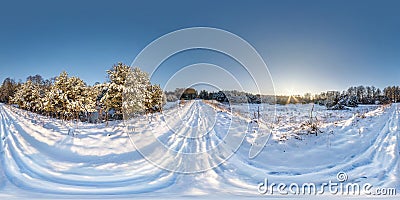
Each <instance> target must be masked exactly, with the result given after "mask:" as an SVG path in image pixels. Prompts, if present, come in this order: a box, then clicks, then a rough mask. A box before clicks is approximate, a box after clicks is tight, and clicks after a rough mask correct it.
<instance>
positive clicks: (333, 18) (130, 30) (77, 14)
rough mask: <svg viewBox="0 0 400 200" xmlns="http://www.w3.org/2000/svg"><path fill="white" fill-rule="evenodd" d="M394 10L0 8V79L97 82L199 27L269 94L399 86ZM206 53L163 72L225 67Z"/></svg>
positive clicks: (377, 4) (250, 4)
mask: <svg viewBox="0 0 400 200" xmlns="http://www.w3.org/2000/svg"><path fill="white" fill-rule="evenodd" d="M399 8H400V1H355V0H353V1H341V0H338V1H246V2H244V1H242V3H240V2H232V1H218V2H216V1H41V0H38V1H19V0H16V1H2V2H1V6H0V29H1V31H0V69H1V70H0V79H1V80H3V79H4V78H6V77H13V78H15V79H16V80H19V79H21V80H25V78H26V77H27V76H29V75H34V74H41V75H42V76H43V77H45V78H50V77H54V76H56V75H58V74H59V73H60V72H61V71H63V70H66V71H67V72H68V73H69V74H70V75H74V76H79V77H81V78H82V79H84V80H85V81H86V82H87V83H89V84H93V83H94V82H96V81H99V82H104V81H106V73H105V70H107V69H109V68H110V67H111V66H112V65H113V64H114V63H117V62H119V61H121V62H124V63H127V64H130V63H131V62H132V61H133V60H134V58H135V56H136V55H137V54H138V53H139V52H140V51H141V50H142V49H143V48H144V47H145V46H146V45H147V44H149V43H150V42H152V41H153V40H155V39H157V38H158V37H160V36H162V35H164V34H167V33H169V32H171V31H175V30H179V29H182V28H188V27H196V26H207V27H215V28H219V29H223V30H227V31H230V32H232V33H234V34H236V35H238V36H240V37H242V38H243V39H245V40H246V41H248V42H249V43H250V44H251V45H253V46H254V47H255V48H256V50H257V51H258V52H259V53H260V55H261V56H262V57H263V58H264V60H265V62H266V63H267V65H268V68H269V70H270V72H271V75H272V78H273V80H274V82H275V86H276V91H277V93H278V94H288V93H298V94H303V93H305V92H312V93H317V92H321V91H325V90H333V89H334V90H344V89H346V88H347V87H348V86H352V85H360V84H363V85H375V86H377V87H385V86H387V85H395V84H397V85H399V84H400V37H399V35H400V14H399V12H398V10H399ZM211 54H212V53H211ZM211 54H210V55H209V56H207V52H200V53H199V52H196V51H193V52H190V53H189V55H186V56H185V55H183V56H181V58H180V59H175V60H174V61H173V62H172V61H171V62H169V63H170V64H171V65H174V68H173V67H172V68H171V70H172V69H178V68H179V67H180V66H181V65H184V64H190V63H194V62H200V61H206V60H207V58H208V57H212V59H214V60H218V64H219V65H221V66H224V67H225V68H229V67H230V66H229V65H231V64H232V62H231V61H229V60H227V59H225V58H221V59H219V58H218V57H219V56H215V55H211ZM225 60H226V61H225ZM232 65H233V64H232ZM165 74H166V75H165V76H169V75H168V73H165ZM164 79H166V77H164V78H163V77H162V76H160V82H162V80H164Z"/></svg>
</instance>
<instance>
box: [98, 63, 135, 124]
mask: <svg viewBox="0 0 400 200" xmlns="http://www.w3.org/2000/svg"><path fill="white" fill-rule="evenodd" d="M130 73H131V68H130V67H129V66H127V65H125V64H122V63H118V64H117V65H114V66H113V67H112V68H111V69H110V70H107V74H108V78H109V81H110V83H109V84H108V85H107V87H106V93H105V94H104V95H103V97H102V98H101V102H102V104H103V105H104V106H105V110H106V111H107V113H110V114H111V115H113V117H114V118H116V119H122V93H123V92H124V88H125V84H126V82H127V77H128V75H129V74H130Z"/></svg>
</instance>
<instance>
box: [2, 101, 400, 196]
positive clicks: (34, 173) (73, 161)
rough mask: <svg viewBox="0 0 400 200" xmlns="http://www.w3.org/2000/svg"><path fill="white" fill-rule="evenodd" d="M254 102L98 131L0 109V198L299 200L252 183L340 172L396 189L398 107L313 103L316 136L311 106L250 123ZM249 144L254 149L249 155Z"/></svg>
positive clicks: (320, 179)
mask: <svg viewBox="0 0 400 200" xmlns="http://www.w3.org/2000/svg"><path fill="white" fill-rule="evenodd" d="M258 106H260V105H250V106H249V105H232V106H231V108H232V109H230V108H228V109H221V108H223V106H221V107H214V106H210V105H209V104H207V103H205V102H203V101H200V100H197V101H188V102H186V103H185V104H184V105H179V104H173V105H172V104H171V105H169V107H168V109H166V110H165V111H164V113H163V114H157V115H154V116H152V117H151V118H150V117H142V118H138V119H135V120H132V121H129V122H109V124H108V125H107V126H106V124H87V123H76V122H62V121H59V120H54V119H49V118H46V117H44V116H39V115H36V114H32V113H29V112H26V111H22V110H19V109H16V108H13V107H10V106H6V105H3V104H1V105H0V134H1V142H0V163H1V165H0V198H1V199H11V198H17V199H18V198H22V199H33V198H36V199H40V198H51V199H59V198H69V199H74V198H77V199H82V198H95V199H110V198H111V199H115V198H149V199H151V198H168V199H187V198H230V199H235V198H244V197H246V198H267V197H275V198H287V197H295V198H298V197H305V198H308V197H310V195H305V196H296V195H294V196H291V195H289V196H287V195H280V194H277V193H276V191H275V193H274V194H273V195H271V194H260V193H259V191H258V189H259V187H258V186H259V183H261V182H263V181H264V180H265V178H267V179H268V181H269V182H270V183H272V182H274V183H277V184H278V183H285V184H287V185H290V184H291V183H296V184H299V185H301V184H303V183H310V182H312V183H315V184H316V185H320V184H323V183H326V182H328V181H336V182H338V180H337V177H336V175H337V174H338V173H339V172H345V173H346V175H347V177H348V179H347V180H346V182H345V183H357V184H367V183H368V184H371V185H373V188H394V189H396V190H397V193H399V192H400V167H399V154H400V147H399V141H400V140H399V136H400V129H399V122H400V119H399V116H400V105H398V104H393V105H391V106H386V107H383V106H360V107H359V108H356V109H354V110H348V111H327V110H326V109H325V108H323V107H320V106H315V108H314V112H313V116H314V118H315V117H316V119H315V120H316V123H317V126H318V128H319V129H320V130H321V132H322V133H319V134H318V135H317V136H316V135H315V134H308V133H307V129H305V128H304V126H301V125H302V124H304V123H305V122H306V121H307V120H309V118H310V111H311V108H312V105H300V104H296V105H287V106H276V107H275V106H271V105H266V104H263V105H261V106H262V108H261V111H268V112H262V113H261V116H260V117H261V119H260V120H258V122H254V121H253V120H252V118H254V112H257V110H258ZM250 122H251V123H250ZM270 133H272V135H271V137H269V134H270ZM268 138H269V140H267V139H268ZM263 141H267V143H266V145H265V146H264V145H263V144H264V143H263ZM252 148H257V149H262V151H261V153H260V154H259V155H257V156H256V157H255V158H252V159H250V158H249V152H250V150H251V149H252ZM275 189H276V188H275ZM325 195H326V196H324V198H327V197H329V198H331V197H333V198H334V197H336V198H340V197H341V196H340V195H331V194H325ZM311 197H313V196H311ZM317 197H318V196H317ZM319 197H321V196H319ZM353 197H354V198H358V197H359V196H353ZM363 197H371V196H366V195H365V194H364V196H363ZM372 197H374V198H376V196H372ZM385 197H390V196H385ZM397 197H398V196H397ZM392 198H396V197H392Z"/></svg>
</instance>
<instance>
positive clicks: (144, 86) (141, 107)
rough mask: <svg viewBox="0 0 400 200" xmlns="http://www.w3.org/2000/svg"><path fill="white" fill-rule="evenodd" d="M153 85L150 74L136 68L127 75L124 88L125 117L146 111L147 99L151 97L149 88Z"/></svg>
mask: <svg viewBox="0 0 400 200" xmlns="http://www.w3.org/2000/svg"><path fill="white" fill-rule="evenodd" d="M150 86H151V84H150V80H149V75H148V74H147V73H146V72H143V71H141V70H140V69H139V68H134V69H133V70H132V71H131V73H129V75H128V77H127V81H126V84H125V88H124V94H123V99H124V104H123V110H124V119H129V118H132V117H134V116H135V115H136V114H140V113H144V112H145V111H146V100H149V99H151V94H150V93H149V91H148V88H149V87H150Z"/></svg>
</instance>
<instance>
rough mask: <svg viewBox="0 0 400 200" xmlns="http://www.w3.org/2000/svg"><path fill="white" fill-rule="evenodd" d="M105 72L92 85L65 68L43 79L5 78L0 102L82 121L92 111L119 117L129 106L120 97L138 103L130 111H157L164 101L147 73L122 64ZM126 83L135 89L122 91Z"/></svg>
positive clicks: (102, 117)
mask: <svg viewBox="0 0 400 200" xmlns="http://www.w3.org/2000/svg"><path fill="white" fill-rule="evenodd" d="M106 72H107V76H108V80H107V82H105V83H98V82H97V83H96V84H94V85H93V86H90V85H87V84H86V83H85V82H84V81H83V80H82V79H80V78H79V77H75V76H69V75H68V73H67V72H65V71H64V72H61V74H60V75H58V76H56V77H54V78H51V79H46V80H45V79H43V78H42V76H40V75H34V76H29V77H27V79H26V81H25V82H16V81H15V80H14V79H11V78H6V79H5V80H4V81H3V84H2V85H1V87H0V102H3V103H7V104H13V105H16V106H18V107H19V108H21V109H24V110H28V111H31V112H35V113H38V114H42V115H47V116H51V117H54V118H59V119H65V120H70V119H80V120H82V121H86V120H88V119H89V118H90V117H92V116H93V115H94V114H96V115H97V116H98V117H96V118H98V120H104V121H108V120H114V119H122V118H123V114H124V113H123V111H124V110H123V109H126V110H127V109H129V108H130V107H129V106H130V105H123V98H124V97H125V98H128V99H130V100H131V101H130V102H132V101H135V103H136V104H135V105H139V106H140V107H135V108H134V109H131V111H132V112H138V113H139V112H140V113H152V112H159V111H161V109H162V105H163V103H165V98H164V95H163V92H162V90H161V88H160V86H159V85H152V84H151V83H150V80H149V76H148V74H147V73H145V72H143V71H141V70H140V69H139V68H131V67H129V66H127V65H125V64H123V63H118V64H115V65H113V66H112V67H111V69H110V70H107V71H106ZM128 82H129V83H130V84H131V85H133V86H135V87H136V92H134V93H129V92H126V91H127V87H126V85H127V83H128ZM128 89H132V87H129V88H128ZM137 89H139V90H140V91H137ZM124 95H125V96H124Z"/></svg>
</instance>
